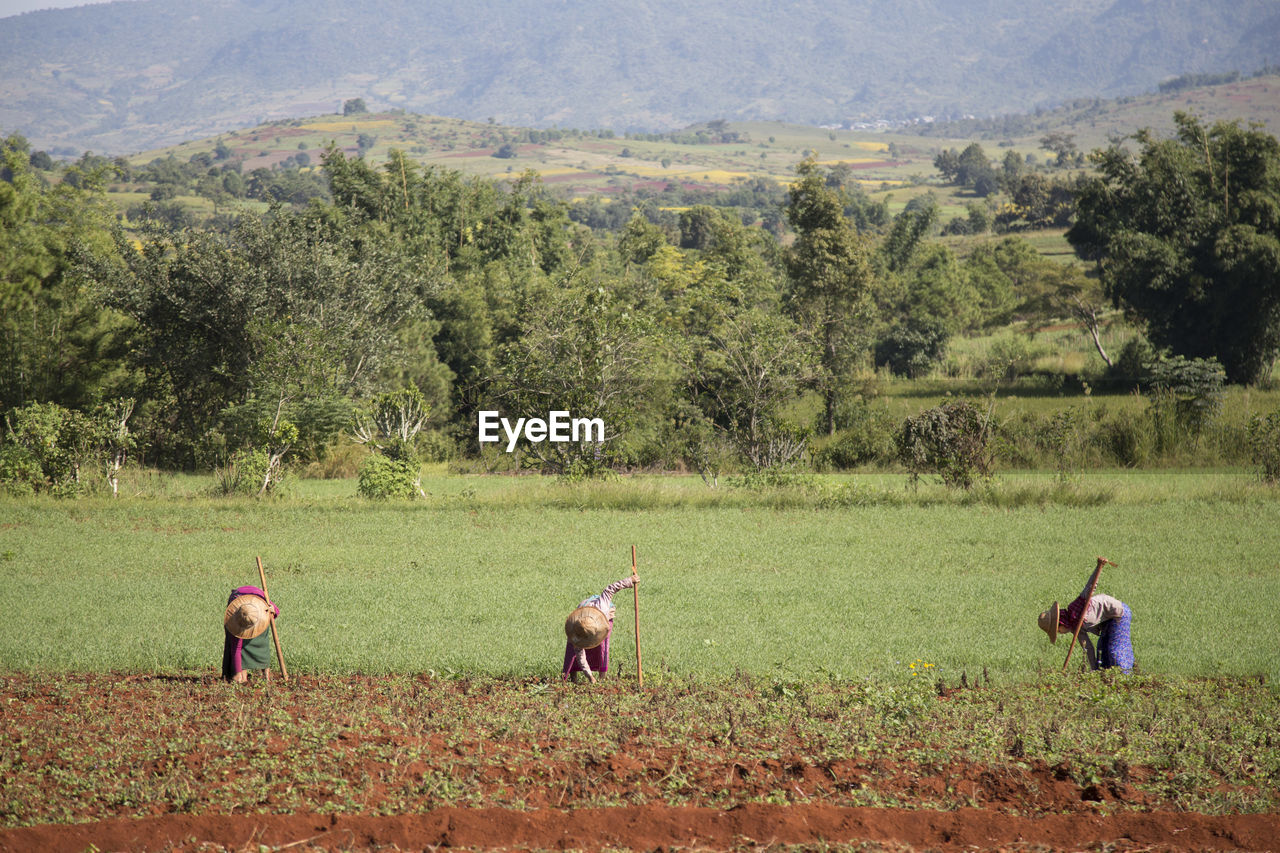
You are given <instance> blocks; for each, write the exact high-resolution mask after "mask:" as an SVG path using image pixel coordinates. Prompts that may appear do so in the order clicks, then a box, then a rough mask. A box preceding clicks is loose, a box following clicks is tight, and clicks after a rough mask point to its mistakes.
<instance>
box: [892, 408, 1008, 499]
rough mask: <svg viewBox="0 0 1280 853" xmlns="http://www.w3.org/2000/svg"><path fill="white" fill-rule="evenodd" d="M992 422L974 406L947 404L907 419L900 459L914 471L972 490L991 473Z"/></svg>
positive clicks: (900, 441) (913, 473)
mask: <svg viewBox="0 0 1280 853" xmlns="http://www.w3.org/2000/svg"><path fill="white" fill-rule="evenodd" d="M989 437H990V430H989V419H988V418H987V417H986V416H984V415H982V414H981V413H980V412H979V411H978V410H977V409H976V408H974V406H973V404H972V403H969V402H966V401H963V400H961V401H956V402H951V403H943V404H942V405H941V406H937V407H935V408H932V409H928V410H926V411H924V412H921V413H920V414H918V415H916V416H915V417H910V418H907V419H906V420H905V421H904V422H903V424H902V431H901V432H900V433H899V434H898V458H899V459H901V460H902V463H903V464H904V465H906V466H907V470H908V471H910V472H911V478H912V481H913V482H915V481H917V480H918V479H919V477H920V475H921V474H937V475H938V476H939V477H941V478H942V482H943V483H944V484H946V485H947V486H949V487H951V488H963V489H969V488H972V487H973V483H974V479H975V477H982V478H986V477H987V476H989V475H990V473H991V457H990V454H989V452H988V450H987V442H988V439H989Z"/></svg>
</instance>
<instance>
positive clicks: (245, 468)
mask: <svg viewBox="0 0 1280 853" xmlns="http://www.w3.org/2000/svg"><path fill="white" fill-rule="evenodd" d="M269 468H270V457H269V456H268V454H267V451H265V450H254V449H252V448H250V449H246V450H236V451H234V452H232V453H230V454H229V455H227V456H226V457H225V459H223V461H221V462H219V463H218V464H216V465H215V466H214V469H213V477H214V481H215V485H214V491H215V492H217V493H218V494H220V495H256V494H259V493H260V492H262V491H263V489H262V484H263V483H265V482H268V481H269V480H270V477H269V476H268V470H269ZM279 482H280V480H279V478H277V479H276V480H275V483H274V485H278V484H279Z"/></svg>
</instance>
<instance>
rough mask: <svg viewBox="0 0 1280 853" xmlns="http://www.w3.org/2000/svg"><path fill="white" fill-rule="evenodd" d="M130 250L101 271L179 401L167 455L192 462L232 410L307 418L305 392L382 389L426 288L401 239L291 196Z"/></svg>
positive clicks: (322, 396) (162, 385)
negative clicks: (219, 229)
mask: <svg viewBox="0 0 1280 853" xmlns="http://www.w3.org/2000/svg"><path fill="white" fill-rule="evenodd" d="M127 263H128V265H127V269H126V270H124V271H123V272H117V271H112V270H103V271H102V278H103V279H104V280H106V281H108V282H109V285H108V287H109V293H108V298H109V300H110V302H111V304H112V305H114V306H115V307H117V308H119V309H120V310H122V311H124V312H125V313H127V314H128V315H129V316H131V317H133V318H134V319H135V320H136V321H137V322H138V323H139V325H140V326H141V327H142V330H143V335H142V339H141V341H140V344H139V347H138V352H137V357H138V361H139V362H140V364H141V366H142V367H143V368H144V369H145V370H146V371H147V375H148V378H149V380H150V382H151V390H152V395H153V398H154V399H158V400H167V401H169V402H170V403H171V405H170V406H169V407H168V417H167V418H165V421H166V423H167V426H166V427H165V429H164V431H165V432H167V433H169V434H170V435H172V437H173V439H174V441H173V443H172V444H171V445H170V446H169V448H168V456H169V458H168V459H167V460H166V461H169V462H172V463H178V464H186V465H190V464H192V462H193V461H194V456H193V451H194V448H195V445H196V443H197V442H198V441H199V440H200V438H201V436H203V435H204V434H205V433H206V432H207V431H208V430H210V429H211V428H214V427H215V426H217V425H218V424H219V421H220V419H224V416H225V415H227V414H234V415H236V416H237V417H236V418H235V419H238V420H243V421H245V423H246V424H248V425H250V426H252V425H255V424H260V423H261V422H262V421H264V420H267V421H269V422H271V423H277V424H278V423H279V421H280V420H281V418H282V417H285V416H287V415H291V417H289V419H290V420H293V421H294V422H295V423H297V419H298V416H299V415H300V414H301V413H302V411H303V410H304V409H305V407H306V406H307V404H309V403H314V402H319V401H323V400H333V399H344V398H353V397H357V396H360V395H362V394H365V393H367V392H369V391H371V390H374V388H375V385H376V380H377V377H378V372H379V367H380V365H381V364H382V363H383V362H385V361H387V360H389V359H391V358H392V357H393V356H394V355H395V351H396V343H397V342H396V331H397V329H398V328H399V326H400V325H401V324H402V323H403V322H404V321H405V320H406V319H407V318H410V317H412V316H413V314H414V312H415V310H416V309H417V306H418V305H419V304H420V300H421V299H422V296H423V294H422V293H421V292H420V287H419V285H421V284H422V282H420V281H418V280H415V279H413V278H409V277H406V276H405V275H404V269H405V264H403V263H402V262H401V261H400V259H399V258H397V257H396V256H395V247H394V245H393V244H392V243H391V241H388V240H385V239H383V240H381V241H376V240H373V239H371V238H369V236H368V235H365V236H364V237H363V238H362V239H360V240H356V239H355V236H354V235H353V233H352V232H351V231H350V229H347V230H335V229H334V228H333V227H331V225H330V224H329V223H325V222H322V221H317V220H315V219H312V218H309V217H307V216H305V215H301V214H294V213H289V212H286V211H283V210H276V211H273V212H272V214H270V215H268V216H265V217H263V216H256V215H248V216H245V217H243V218H242V219H241V220H240V222H239V223H238V225H237V226H236V228H235V230H234V231H233V232H232V233H231V234H230V235H227V236H225V237H220V236H217V235H212V234H208V233H197V232H180V233H171V232H163V231H161V232H154V233H152V234H150V235H149V236H148V237H147V239H146V240H145V241H144V243H143V247H142V250H141V251H133V250H130V251H129V252H128V253H127ZM328 422H329V426H330V427H331V428H332V429H337V428H339V427H341V426H342V422H341V421H333V420H329V421H328ZM259 431H261V430H259ZM269 431H270V430H269ZM241 432H242V433H244V434H246V435H248V434H250V433H252V432H253V430H252V429H248V428H246V429H244V430H241ZM303 432H304V433H305V430H303ZM300 438H301V439H303V440H305V435H303V436H300Z"/></svg>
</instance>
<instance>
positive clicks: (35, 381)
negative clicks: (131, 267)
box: [0, 137, 134, 410]
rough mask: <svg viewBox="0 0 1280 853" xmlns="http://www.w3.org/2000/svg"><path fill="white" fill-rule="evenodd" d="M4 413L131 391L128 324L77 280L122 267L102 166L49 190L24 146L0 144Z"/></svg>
mask: <svg viewBox="0 0 1280 853" xmlns="http://www.w3.org/2000/svg"><path fill="white" fill-rule="evenodd" d="M0 155H2V156H3V160H2V161H0V163H2V164H3V165H2V168H3V171H4V173H5V177H4V179H3V180H0V410H2V409H7V408H9V407H12V406H17V405H20V404H22V403H25V402H28V401H44V402H49V401H52V402H57V403H61V404H62V405H64V406H68V407H72V408H88V407H90V406H91V405H92V404H94V403H97V402H101V401H103V400H105V399H108V398H111V397H115V396H120V395H122V394H127V393H129V392H130V388H131V387H132V383H133V381H134V378H133V377H132V376H131V375H130V374H129V372H128V371H127V369H126V368H125V366H124V358H125V355H126V353H127V351H128V348H129V346H130V334H131V329H132V324H131V323H129V322H128V320H127V318H125V317H123V316H122V315H121V314H119V313H117V312H115V311H111V310H108V309H105V308H103V307H102V305H101V304H99V302H98V300H97V298H96V295H95V293H94V287H93V283H92V282H91V281H90V280H89V279H88V278H87V277H86V276H85V275H83V274H82V268H83V265H84V264H85V263H86V262H87V261H89V260H90V259H96V260H97V262H99V263H101V264H104V265H111V264H118V263H119V258H118V255H117V251H118V249H117V243H116V241H115V235H116V233H117V226H116V223H115V212H114V210H113V209H112V207H111V205H110V203H109V202H108V201H107V200H106V197H105V191H104V182H105V178H106V171H105V167H95V168H94V170H93V171H90V172H88V173H85V172H82V171H81V169H80V167H79V166H72V167H69V169H68V170H67V174H76V175H78V176H79V180H77V181H74V182H68V181H65V180H63V181H61V182H58V183H56V184H50V183H48V182H46V181H45V179H44V177H43V176H42V175H41V174H40V173H37V172H35V171H33V170H32V169H31V167H30V165H29V163H28V157H27V154H26V141H25V140H22V139H21V138H20V137H10V138H9V139H7V140H3V141H0Z"/></svg>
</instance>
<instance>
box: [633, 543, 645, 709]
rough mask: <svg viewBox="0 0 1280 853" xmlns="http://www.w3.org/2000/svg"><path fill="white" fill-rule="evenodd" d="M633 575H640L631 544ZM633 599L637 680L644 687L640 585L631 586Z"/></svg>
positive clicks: (638, 577) (637, 578)
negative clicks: (641, 659) (641, 658)
mask: <svg viewBox="0 0 1280 853" xmlns="http://www.w3.org/2000/svg"><path fill="white" fill-rule="evenodd" d="M631 577H633V578H635V579H636V580H639V579H640V576H639V575H637V574H636V546H635V545H632V546H631ZM631 593H632V600H633V601H634V602H635V605H636V681H637V682H638V684H639V686H640V687H644V668H643V667H642V666H641V665H640V587H638V586H632V587H631Z"/></svg>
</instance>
